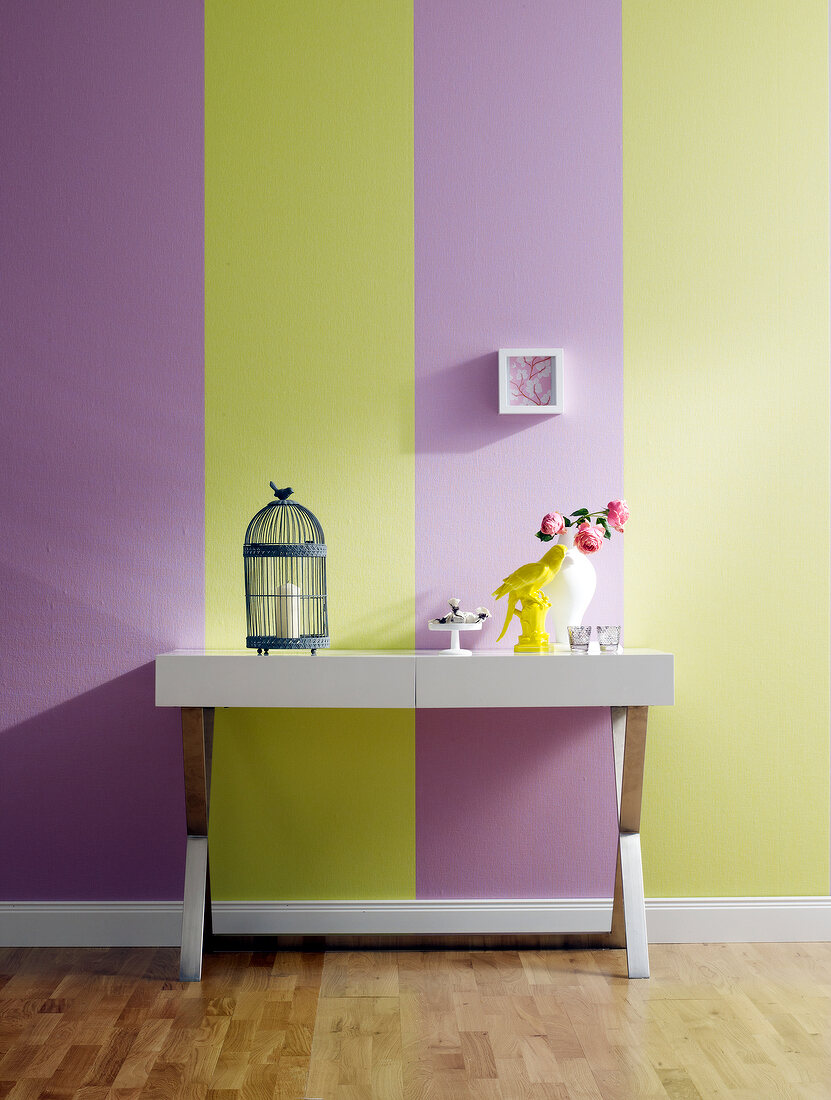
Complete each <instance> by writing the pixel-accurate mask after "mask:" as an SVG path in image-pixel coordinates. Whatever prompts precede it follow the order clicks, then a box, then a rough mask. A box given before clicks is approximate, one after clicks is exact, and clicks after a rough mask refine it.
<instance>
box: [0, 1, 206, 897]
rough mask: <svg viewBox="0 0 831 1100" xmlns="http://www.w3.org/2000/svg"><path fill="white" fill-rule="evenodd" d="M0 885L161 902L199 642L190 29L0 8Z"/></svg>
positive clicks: (163, 9)
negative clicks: (184, 691)
mask: <svg viewBox="0 0 831 1100" xmlns="http://www.w3.org/2000/svg"><path fill="white" fill-rule="evenodd" d="M0 51H2V61H0V145H2V149H0V163H2V166H3V167H2V175H3V185H2V187H0V240H2V256H3V260H2V270H3V277H2V292H0V345H2V352H0V371H2V383H3V384H2V397H0V469H2V471H3V476H2V486H3V488H2V494H1V495H0V532H2V537H1V538H0V568H1V569H2V591H3V597H2V599H3V609H2V614H0V836H2V838H3V840H2V843H0V890H2V891H3V896H4V897H6V898H13V899H14V898H30V899H42V900H48V899H50V898H60V899H70V898H71V899H75V898H80V899H108V898H112V899H119V898H131V899H156V898H169V897H176V895H177V894H179V896H181V888H182V875H183V873H184V850H183V847H182V843H181V836H182V830H183V828H184V806H183V805H182V790H181V788H182V780H181V766H182V765H181V761H182V750H181V745H180V740H179V735H178V733H177V722H176V716H175V715H174V714H168V713H165V712H160V711H157V710H156V709H155V707H154V705H153V665H152V661H153V657H154V655H155V654H156V653H158V652H160V651H164V650H166V649H169V648H170V647H171V646H177V645H178V646H199V645H202V644H203V640H204V635H203V629H204V600H203V578H204V561H205V540H204V503H203V502H204V422H203V388H204V380H203V379H204V374H203V371H204V366H203V364H204V354H203V335H202V328H203V320H204V303H203V277H202V262H203V229H202V225H203V216H202V211H203V159H202V126H203V93H202V73H203V19H202V11H201V8H200V7H199V6H196V5H193V4H169V5H161V6H160V5H157V4H153V3H146V2H145V3H135V4H126V5H122V4H118V5H115V4H99V3H93V2H90V0H78V2H77V3H72V4H54V3H51V2H49V0H26V2H22V3H5V4H2V5H0Z"/></svg>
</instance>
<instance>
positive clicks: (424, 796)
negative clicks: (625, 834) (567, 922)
mask: <svg viewBox="0 0 831 1100" xmlns="http://www.w3.org/2000/svg"><path fill="white" fill-rule="evenodd" d="M520 715H521V720H518V718H519V717H520ZM417 730H418V734H417V738H416V822H417V834H416V894H417V896H418V897H430V898H582V897H599V896H607V897H608V896H611V893H612V886H613V881H614V873H615V851H616V849H615V837H616V835H617V832H616V827H615V785H614V766H613V763H612V754H611V752H610V746H611V728H610V718H609V712H608V711H605V712H604V711H599V712H598V711H596V710H588V709H587V710H563V711H558V712H557V716H556V718H552V715H551V712H550V711H546V710H528V711H522V712H512V711H506V710H461V711H438V710H434V711H420V712H419V714H418V727H417Z"/></svg>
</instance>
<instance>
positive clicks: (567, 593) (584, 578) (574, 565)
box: [543, 526, 597, 649]
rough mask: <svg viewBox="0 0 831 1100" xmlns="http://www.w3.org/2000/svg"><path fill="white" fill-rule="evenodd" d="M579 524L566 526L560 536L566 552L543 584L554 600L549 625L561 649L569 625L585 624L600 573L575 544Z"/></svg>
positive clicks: (566, 642)
mask: <svg viewBox="0 0 831 1100" xmlns="http://www.w3.org/2000/svg"><path fill="white" fill-rule="evenodd" d="M576 534H577V528H576V526H575V527H566V529H565V530H564V531H563V532H562V534H561V535H560V537H559V539H558V540H557V541H558V542H559V543H560V544H561V545H563V546H567V547H568V550H566V556H565V557H564V558H563V564H562V565H561V566H560V569H559V572H558V573H557V574H556V576H555V577H554V578H553V579H552V580H551V581H550V582H549V583H548V584H547V585H546V586H545V587H544V588H543V592H545V594H546V596H548V598H549V600H551V609H550V611H549V612H548V625H549V627H553V628H554V642H555V644H556V646H557V648H558V649H560V648H564V649H568V648H569V645H568V628H569V627H570V626H582V624H583V616H584V615H585V614H586V611H587V610H588V606H589V604H590V603H591V600H592V596H594V590H595V588H596V587H597V573H595V571H594V566H593V565H592V563H591V561H590V560H589V558H588V557H587V556H586V555H585V554H581V553H580V551H579V550H578V549H576V547H575V545H574V536H575V535H576Z"/></svg>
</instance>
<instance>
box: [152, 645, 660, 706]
mask: <svg viewBox="0 0 831 1100" xmlns="http://www.w3.org/2000/svg"><path fill="white" fill-rule="evenodd" d="M673 666H674V661H673V656H672V654H671V653H662V652H660V651H658V650H653V649H625V650H622V651H621V652H619V653H588V654H572V653H569V652H557V653H544V654H543V653H541V654H515V653H513V652H512V651H511V650H474V652H473V654H472V656H470V657H462V658H459V657H448V656H444V655H442V654H440V653H437V652H436V651H434V650H343V649H341V650H337V649H336V650H318V652H317V653H316V654H315V655H314V656H312V655H311V654H310V653H307V652H300V653H290V652H282V653H281V652H272V653H270V654H269V655H268V656H258V655H257V654H256V653H254V652H253V651H252V650H244V649H241V650H208V649H189V650H176V651H174V652H172V653H162V654H160V655H159V656H158V657H157V658H156V705H157V706H163V707H165V706H166V707H366V708H372V707H376V708H380V707H391V708H399V707H402V708H413V707H418V708H428V709H429V708H432V709H445V708H449V709H452V708H471V707H608V706H668V705H671V704H672V702H673V701H674V667H673Z"/></svg>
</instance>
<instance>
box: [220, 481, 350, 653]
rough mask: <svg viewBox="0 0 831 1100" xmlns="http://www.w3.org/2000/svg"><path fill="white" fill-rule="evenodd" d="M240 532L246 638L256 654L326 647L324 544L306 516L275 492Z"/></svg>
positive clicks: (288, 493) (283, 491)
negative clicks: (246, 621)
mask: <svg viewBox="0 0 831 1100" xmlns="http://www.w3.org/2000/svg"><path fill="white" fill-rule="evenodd" d="M270 485H271V488H272V489H273V490H274V495H275V497H276V498H277V499H276V500H272V501H271V503H270V504H267V505H266V506H265V508H263V509H262V510H261V511H259V512H257V514H256V516H254V518H253V519H252V520H251V522H250V523H249V524H248V530H247V531H246V532H245V545H244V546H243V550H242V556H243V560H244V562H245V606H246V612H247V616H248V637H247V638H246V641H245V644H246V646H247V647H248V649H256V651H257V653H268V651H269V650H270V649H310V650H311V651H312V653H314V652H315V650H318V649H326V648H327V647H328V645H329V616H328V612H327V610H326V544H325V542H324V541H323V528H322V527H321V526H320V524H319V523H318V521H317V519H316V518H315V517H314V516H313V515H312V513H311V512H310V511H309V510H308V509H307V508H304V507H303V506H302V504H296V503H295V502H294V501H293V500H289V499H288V498H289V497H290V496H291V494H292V493H293V492H294V490H293V489H278V488H277V486H276V485H275V484H274V482H273V481H272V482H270Z"/></svg>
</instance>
